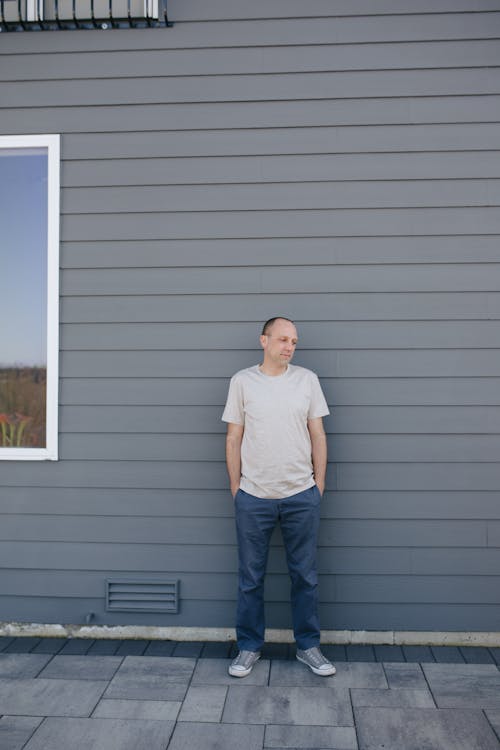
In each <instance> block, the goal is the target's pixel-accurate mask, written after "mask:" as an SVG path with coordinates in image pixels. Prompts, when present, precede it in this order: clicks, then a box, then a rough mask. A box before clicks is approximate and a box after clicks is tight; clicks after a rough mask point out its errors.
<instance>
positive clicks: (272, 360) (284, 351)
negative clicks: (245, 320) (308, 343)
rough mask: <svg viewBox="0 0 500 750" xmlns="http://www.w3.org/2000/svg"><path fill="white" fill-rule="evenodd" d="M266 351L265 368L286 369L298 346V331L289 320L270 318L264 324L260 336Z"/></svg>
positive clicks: (261, 343)
mask: <svg viewBox="0 0 500 750" xmlns="http://www.w3.org/2000/svg"><path fill="white" fill-rule="evenodd" d="M260 345H261V346H262V348H263V350H264V366H267V367H268V368H270V369H274V370H279V369H286V367H287V365H288V363H289V362H290V360H291V359H292V357H293V355H294V353H295V348H296V346H297V329H296V328H295V325H294V323H293V321H292V320H290V319H289V318H280V317H276V318H270V319H269V320H267V321H266V322H265V323H264V327H263V328H262V334H261V336H260Z"/></svg>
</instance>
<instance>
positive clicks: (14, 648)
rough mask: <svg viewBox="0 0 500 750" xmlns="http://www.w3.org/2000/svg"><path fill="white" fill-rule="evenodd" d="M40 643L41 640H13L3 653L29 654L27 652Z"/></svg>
mask: <svg viewBox="0 0 500 750" xmlns="http://www.w3.org/2000/svg"><path fill="white" fill-rule="evenodd" d="M40 641H41V638H31V637H25V638H14V640H13V641H12V643H10V644H9V645H8V646H7V648H6V649H4V653H7V654H29V652H30V651H31V650H32V649H33V648H35V646H37V645H38V644H39V643H40Z"/></svg>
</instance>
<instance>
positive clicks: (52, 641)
mask: <svg viewBox="0 0 500 750" xmlns="http://www.w3.org/2000/svg"><path fill="white" fill-rule="evenodd" d="M68 642H69V641H68V639H67V638H42V640H41V641H40V643H39V644H38V645H36V646H35V648H33V649H32V650H31V653H32V654H58V653H59V651H61V649H63V648H64V646H66V644H67V643H68Z"/></svg>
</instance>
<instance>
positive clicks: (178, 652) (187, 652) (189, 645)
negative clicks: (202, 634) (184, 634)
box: [172, 641, 203, 659]
mask: <svg viewBox="0 0 500 750" xmlns="http://www.w3.org/2000/svg"><path fill="white" fill-rule="evenodd" d="M202 649H203V643H201V642H200V641H186V642H185V643H183V642H181V643H178V644H177V645H176V647H175V648H174V650H173V652H172V656H184V657H188V658H193V659H197V658H198V657H199V656H200V655H201V651H202Z"/></svg>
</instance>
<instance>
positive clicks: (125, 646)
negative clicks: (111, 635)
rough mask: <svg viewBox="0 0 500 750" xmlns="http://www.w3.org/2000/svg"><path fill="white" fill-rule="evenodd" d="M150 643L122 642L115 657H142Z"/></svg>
mask: <svg viewBox="0 0 500 750" xmlns="http://www.w3.org/2000/svg"><path fill="white" fill-rule="evenodd" d="M148 644H149V641H144V640H137V641H134V640H128V639H127V640H125V641H122V642H121V643H120V645H119V647H118V650H117V651H116V652H115V656H142V655H143V654H144V652H145V651H146V649H147V647H148Z"/></svg>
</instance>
